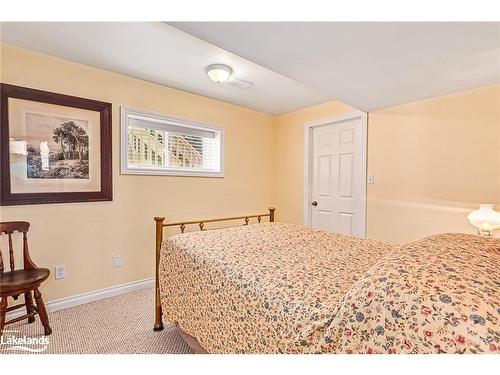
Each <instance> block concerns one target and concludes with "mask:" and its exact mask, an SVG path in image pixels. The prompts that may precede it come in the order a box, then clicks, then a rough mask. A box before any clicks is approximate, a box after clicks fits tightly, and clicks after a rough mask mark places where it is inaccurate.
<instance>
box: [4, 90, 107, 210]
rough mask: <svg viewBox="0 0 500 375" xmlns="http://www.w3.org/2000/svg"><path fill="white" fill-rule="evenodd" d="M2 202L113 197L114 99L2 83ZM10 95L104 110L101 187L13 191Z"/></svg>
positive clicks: (6, 203) (33, 202) (49, 102)
mask: <svg viewBox="0 0 500 375" xmlns="http://www.w3.org/2000/svg"><path fill="white" fill-rule="evenodd" d="M0 95H1V96H0V112H1V113H0V114H1V117H0V185H1V186H0V205H2V206H11V205H26V204H50V203H74V202H98V201H111V200H113V172H112V171H113V169H112V168H113V165H112V133H111V109H112V107H111V103H105V102H101V101H97V100H91V99H85V98H78V97H75V96H69V95H63V94H57V93H53V92H48V91H42V90H36V89H31V88H27V87H20V86H14V85H9V84H5V83H0ZM9 98H17V99H24V100H29V101H34V102H41V103H48V104H55V105H60V106H65V107H73V108H79V109H84V110H90V111H96V112H99V113H100V153H101V156H100V166H101V179H100V181H101V184H100V185H101V186H100V188H101V190H100V191H90V192H88V191H83V192H78V191H76V192H53V193H51V192H48V193H38V192H37V193H12V191H11V175H10V146H9Z"/></svg>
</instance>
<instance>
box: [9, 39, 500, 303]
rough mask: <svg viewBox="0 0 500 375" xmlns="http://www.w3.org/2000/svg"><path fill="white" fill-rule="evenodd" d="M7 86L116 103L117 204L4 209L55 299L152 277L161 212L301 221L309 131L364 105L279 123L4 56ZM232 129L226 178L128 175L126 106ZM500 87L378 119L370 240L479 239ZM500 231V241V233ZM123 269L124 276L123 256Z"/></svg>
mask: <svg viewBox="0 0 500 375" xmlns="http://www.w3.org/2000/svg"><path fill="white" fill-rule="evenodd" d="M0 51H1V70H0V73H1V76H0V80H1V81H2V82H5V83H11V84H16V85H20V86H27V87H33V88H38V89H43V90H48V91H55V92H59V93H64V94H69V95H75V96H81V97H87V98H92V99H97V100H103V101H108V102H111V103H113V168H114V176H113V177H114V181H113V185H114V200H113V201H112V202H101V203H76V204H58V205H32V206H14V207H0V220H17V219H18V220H28V221H30V222H31V223H32V231H31V237H30V239H31V248H32V254H33V257H34V259H35V260H36V262H37V263H38V264H39V265H40V266H43V267H47V268H50V269H51V270H53V267H54V266H56V265H60V264H64V265H66V270H67V271H66V272H67V277H66V279H63V280H58V281H55V280H53V278H51V279H50V280H49V281H48V283H47V285H46V286H45V287H44V292H45V294H46V299H47V300H53V299H56V298H61V297H66V296H71V295H75V294H78V293H83V292H88V291H91V290H96V289H100V288H105V287H109V286H112V285H116V284H120V283H126V282H130V281H134V280H139V279H143V278H147V277H151V276H152V275H153V269H154V267H153V223H152V217H153V216H155V215H166V216H167V217H168V218H169V219H170V220H176V219H188V218H193V217H210V216H214V215H217V216H219V215H233V214H244V213H248V212H260V211H262V210H265V209H266V208H267V206H268V205H270V204H274V205H276V207H277V217H278V219H279V220H281V221H286V222H293V223H302V220H303V191H304V124H306V123H309V122H313V121H318V120H322V119H329V118H333V117H335V116H339V115H342V114H345V113H348V112H353V111H356V109H355V108H353V107H350V106H348V105H345V104H343V103H341V102H338V101H332V102H329V103H325V104H322V105H318V106H314V107H310V108H306V109H303V110H299V111H296V112H293V113H289V114H285V115H281V116H277V117H273V116H270V115H266V114H262V113H259V112H256V111H252V110H249V109H245V108H242V107H238V106H235V105H231V104H227V103H224V102H220V101H216V100H212V99H209V98H205V97H202V96H197V95H193V94H189V93H186V92H182V91H178V90H174V89H170V88H166V87H164V86H160V85H156V84H152V83H148V82H145V81H141V80H137V79H133V78H130V77H126V76H123V75H119V74H114V73H111V72H107V71H103V70H100V69H95V68H91V67H88V66H84V65H80V64H76V63H71V62H68V61H64V60H60V59H56V58H52V57H49V56H45V55H42V54H38V53H34V52H30V51H27V50H23V49H19V48H15V47H12V46H9V45H5V44H4V45H2V47H1V50H0ZM120 105H125V106H130V107H135V108H140V109H144V110H151V111H157V112H163V113H167V114H172V115H174V116H180V117H187V118H192V119H198V120H202V121H205V122H210V123H214V124H219V125H223V126H224V127H225V129H226V158H225V162H226V166H225V169H226V170H225V177H224V178H223V179H220V178H193V177H190V178H186V177H167V176H122V175H120V174H119V106H120ZM499 112H500V85H496V86H491V87H485V88H481V89H477V90H471V91H467V92H463V93H459V94H454V95H449V96H444V97H439V98H434V99H430V100H426V101H421V102H416V103H411V104H407V105H403V106H398V107H394V108H388V109H384V110H380V111H375V112H372V113H370V114H369V125H368V172H369V173H374V174H375V184H374V185H368V197H367V222H368V224H367V225H368V226H367V229H368V231H367V234H368V237H370V238H378V239H383V240H389V241H396V242H407V241H410V240H413V239H417V238H420V237H423V236H425V235H428V234H431V233H437V232H444V231H461V232H471V233H472V232H474V229H473V228H472V227H471V226H470V225H469V224H468V223H467V220H466V218H465V216H466V214H467V212H469V211H470V210H471V209H473V208H474V207H475V206H476V203H478V202H492V203H497V204H500V114H499ZM497 233H498V232H497ZM118 254H120V255H122V257H123V262H124V264H123V267H122V268H118V269H113V267H112V256H113V255H118Z"/></svg>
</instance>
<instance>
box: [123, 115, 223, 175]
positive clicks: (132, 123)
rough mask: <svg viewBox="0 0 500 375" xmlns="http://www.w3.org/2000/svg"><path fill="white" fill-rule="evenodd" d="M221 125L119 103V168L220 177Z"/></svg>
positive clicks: (136, 171) (221, 169)
mask: <svg viewBox="0 0 500 375" xmlns="http://www.w3.org/2000/svg"><path fill="white" fill-rule="evenodd" d="M223 146H224V129H223V128H222V127H219V126H214V125H207V124H202V123H197V122H194V121H191V120H182V119H177V118H173V117H170V116H167V115H162V114H158V113H148V112H143V111H138V110H135V109H131V108H124V107H122V110H121V172H122V173H123V174H152V175H156V174H164V175H178V176H211V177H223V176H224V168H223V165H224V163H223Z"/></svg>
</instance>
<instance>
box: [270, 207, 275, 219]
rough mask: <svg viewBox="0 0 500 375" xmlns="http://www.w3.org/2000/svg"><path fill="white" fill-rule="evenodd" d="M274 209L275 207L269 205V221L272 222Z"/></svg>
mask: <svg viewBox="0 0 500 375" xmlns="http://www.w3.org/2000/svg"><path fill="white" fill-rule="evenodd" d="M274 211H276V208H275V207H269V222H270V223H274Z"/></svg>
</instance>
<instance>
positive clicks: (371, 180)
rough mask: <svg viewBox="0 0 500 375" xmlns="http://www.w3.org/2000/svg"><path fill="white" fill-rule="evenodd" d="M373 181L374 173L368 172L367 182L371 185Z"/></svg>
mask: <svg viewBox="0 0 500 375" xmlns="http://www.w3.org/2000/svg"><path fill="white" fill-rule="evenodd" d="M374 183H375V175H374V174H369V175H368V184H370V185H373V184H374Z"/></svg>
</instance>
